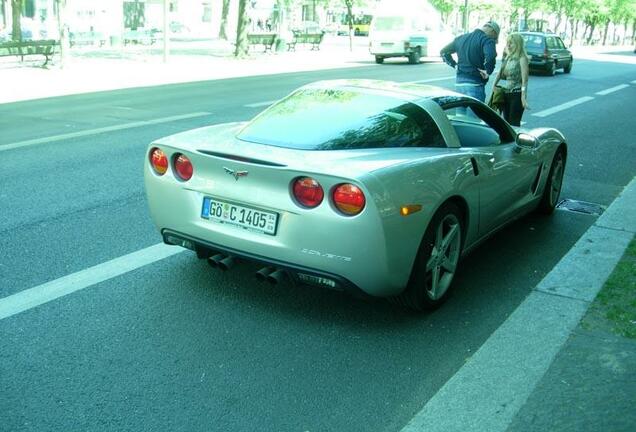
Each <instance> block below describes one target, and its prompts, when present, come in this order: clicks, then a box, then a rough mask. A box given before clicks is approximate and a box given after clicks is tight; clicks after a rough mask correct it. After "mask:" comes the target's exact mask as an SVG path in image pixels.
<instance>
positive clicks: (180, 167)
mask: <svg viewBox="0 0 636 432" xmlns="http://www.w3.org/2000/svg"><path fill="white" fill-rule="evenodd" d="M174 171H175V172H176V174H177V177H178V178H180V179H181V180H183V181H188V180H190V179H191V178H192V173H193V172H194V168H193V167H192V162H190V159H188V158H187V157H186V155H182V154H180V155H178V156H177V157H175V159H174Z"/></svg>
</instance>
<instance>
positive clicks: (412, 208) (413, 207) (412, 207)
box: [400, 204, 422, 216]
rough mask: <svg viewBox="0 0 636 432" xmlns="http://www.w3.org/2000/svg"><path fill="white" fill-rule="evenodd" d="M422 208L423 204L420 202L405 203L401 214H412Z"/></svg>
mask: <svg viewBox="0 0 636 432" xmlns="http://www.w3.org/2000/svg"><path fill="white" fill-rule="evenodd" d="M420 210H422V206H421V205H419V204H409V205H405V206H403V207H402V208H401V209H400V214H401V215H402V216H408V215H410V214H413V213H417V212H418V211H420Z"/></svg>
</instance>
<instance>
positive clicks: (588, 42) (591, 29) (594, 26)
mask: <svg viewBox="0 0 636 432" xmlns="http://www.w3.org/2000/svg"><path fill="white" fill-rule="evenodd" d="M595 28H596V23H595V22H593V23H592V24H591V25H590V34H589V35H588V36H587V44H588V45H589V44H590V43H591V42H592V36H594V29H595Z"/></svg>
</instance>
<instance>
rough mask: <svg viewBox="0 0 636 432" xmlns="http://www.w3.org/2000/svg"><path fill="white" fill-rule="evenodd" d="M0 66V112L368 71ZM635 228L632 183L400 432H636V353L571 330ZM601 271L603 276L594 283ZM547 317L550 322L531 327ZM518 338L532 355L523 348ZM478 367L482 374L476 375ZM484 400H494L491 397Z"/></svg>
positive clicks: (244, 64) (586, 55)
mask: <svg viewBox="0 0 636 432" xmlns="http://www.w3.org/2000/svg"><path fill="white" fill-rule="evenodd" d="M632 49H633V47H611V48H608V47H580V48H577V49H574V55H575V67H576V61H577V60H579V59H596V60H601V61H608V62H611V61H621V62H628V63H633V64H635V65H636V55H633V54H632V53H631V50H632ZM499 51H501V49H500V50H499ZM0 60H1V61H0V82H2V83H3V91H2V92H0V103H9V102H17V101H24V100H32V99H39V98H44V97H52V96H61V95H68V94H77V93H87V92H94V91H103V90H114V89H122V88H133V87H140V86H144V87H146V86H154V85H162V84H169V83H181V82H191V81H201V80H211V79H221V78H231V77H239V76H250V75H265V74H277V73H284V72H294V71H307V70H318V69H328V68H342V67H359V66H370V65H373V64H374V61H373V58H372V56H370V54H369V53H368V51H367V49H366V38H359V39H357V40H356V45H355V46H354V49H353V51H350V50H349V47H348V39H347V38H335V37H332V38H328V39H327V40H325V42H324V43H323V45H322V47H321V50H320V51H318V52H316V51H310V50H309V49H308V48H303V47H298V48H297V51H296V52H281V53H268V54H263V53H253V54H252V55H251V56H250V57H249V58H247V59H242V60H237V59H234V58H233V57H232V46H231V45H230V44H228V43H226V42H223V41H218V40H216V41H199V42H196V43H190V44H185V43H178V42H175V44H174V45H173V47H172V53H171V56H170V59H169V61H168V62H167V63H164V62H163V57H162V52H161V47H160V46H157V47H127V48H126V49H123V50H122V49H118V50H89V49H82V50H74V51H73V56H72V58H70V60H69V62H68V64H66V65H65V67H64V69H61V68H60V65H59V60H58V61H57V63H55V62H54V64H53V65H52V66H51V67H49V68H48V69H43V68H41V67H38V64H39V63H37V62H39V60H33V61H29V62H25V63H20V62H18V61H15V59H7V58H4V59H0ZM379 67H380V66H379ZM6 83H11V85H6ZM626 221H631V225H629V226H628V225H625V222H626ZM635 221H636V182H635V181H632V183H631V184H630V186H629V187H628V188H626V189H625V191H624V192H623V194H622V195H621V197H620V198H619V199H618V200H617V201H616V202H615V203H614V204H613V205H612V206H611V207H610V208H609V209H608V211H607V212H606V214H605V215H604V216H603V217H601V218H600V219H599V221H597V223H596V224H595V225H594V226H593V227H592V229H591V230H592V231H591V234H590V232H588V233H586V235H585V236H584V238H582V239H581V241H579V243H577V245H579V249H577V246H575V248H573V250H572V251H571V252H570V253H569V254H568V255H567V256H566V257H564V258H563V260H562V261H561V262H560V263H559V265H557V267H556V268H555V270H553V272H551V273H550V274H549V275H548V276H546V279H544V281H543V282H542V283H541V284H540V285H539V286H538V287H537V289H536V290H535V291H533V294H531V295H534V296H535V297H536V299H537V302H536V303H532V304H529V306H528V305H526V306H528V307H526V309H524V310H521V308H522V306H523V305H522V306H520V308H519V309H518V310H517V311H515V312H514V313H513V316H515V315H517V316H519V317H521V318H522V320H521V321H519V322H518V323H516V324H514V325H513V324H511V325H509V326H508V327H506V324H504V325H502V327H501V328H500V329H498V330H497V331H496V332H495V334H493V337H491V339H492V340H493V341H495V340H496V339H497V338H498V337H499V338H500V339H501V340H503V341H504V342H505V341H507V346H505V348H506V349H505V350H501V349H499V348H500V346H499V345H496V344H495V345H493V347H494V349H491V351H490V352H489V351H488V350H489V346H488V342H487V343H486V344H484V346H483V347H482V348H481V349H480V350H479V351H478V352H477V353H476V354H475V355H474V356H473V358H471V360H470V361H469V362H468V363H467V366H470V367H473V369H472V371H471V370H468V369H469V368H468V369H467V370H466V371H464V368H462V370H460V371H459V372H458V374H457V375H455V376H454V377H453V378H451V380H450V381H449V382H448V383H447V385H445V386H444V388H443V389H442V390H440V393H438V395H436V396H435V397H434V398H433V399H431V401H429V403H428V404H427V405H426V406H425V408H424V409H423V411H422V412H421V413H420V414H419V415H418V417H416V418H414V419H413V421H412V422H411V423H410V424H409V425H408V426H407V427H405V429H404V430H409V431H420V430H427V431H429V430H444V431H452V430H458V431H462V432H463V431H469V430H474V431H481V430H487V431H495V430H501V431H503V430H509V431H524V432H525V431H535V430H536V431H571V430H572V431H574V430H576V431H590V432H591V431H600V430H603V431H605V430H607V431H610V430H611V431H623V430H624V431H628V430H629V431H633V430H636V410H634V409H633V407H634V406H636V361H635V360H634V359H635V358H636V341H633V340H625V339H622V338H620V337H617V336H614V335H613V334H611V333H609V332H606V331H602V330H598V329H595V330H588V329H586V328H583V327H582V326H581V325H580V319H581V317H582V316H583V315H584V314H585V311H586V310H587V308H588V307H589V305H590V302H591V301H592V300H593V299H594V296H595V295H596V292H598V289H600V287H601V286H602V283H603V282H604V280H605V277H607V275H608V274H609V273H610V272H611V270H612V269H613V266H614V265H615V264H616V262H617V261H618V260H619V259H620V257H621V255H622V253H623V251H624V250H625V247H626V243H627V242H628V241H629V239H630V238H633V236H634V233H636V227H635V226H634V223H635ZM616 239H620V241H618V242H617V241H615V240H616ZM588 241H595V242H598V243H597V245H596V247H595V248H594V249H591V250H592V252H591V255H590V253H589V252H584V250H585V246H586V244H585V242H588ZM595 254H596V255H595ZM581 262H583V263H587V267H585V265H584V266H583V267H581V264H580V263H581ZM599 266H600V267H602V271H601V272H600V276H599ZM546 280H547V281H548V282H550V283H551V284H548V285H550V286H554V287H558V288H559V289H560V290H561V291H560V292H559V293H556V294H553V295H551V294H550V293H549V292H547V291H546V290H545V289H542V287H541V286H542V284H546V283H547V282H545V281H546ZM573 280H583V281H586V280H587V281H590V280H593V281H595V282H594V287H592V288H593V289H592V290H591V291H590V290H589V289H587V288H589V287H587V285H589V284H588V283H587V282H585V283H584V285H586V284H587V285H586V289H587V291H586V292H587V294H586V295H585V296H584V297H581V296H580V293H577V292H573V291H572V290H573V289H575V288H576V282H573ZM568 290H569V291H568ZM594 290H595V291H594ZM548 291H549V289H548ZM590 293H591V294H590ZM546 304H548V305H549V307H546ZM524 313H527V315H523V314H524ZM550 314H552V315H550ZM548 315H550V316H551V317H552V318H553V319H554V321H552V322H544V323H539V321H541V319H543V318H545V317H546V316H548ZM526 318H527V320H526ZM507 323H508V322H507ZM541 325H544V327H540V326H541ZM506 328H508V333H506ZM524 328H525V331H526V333H527V336H528V338H531V339H532V343H533V344H530V345H528V343H529V342H528V340H520V337H521V334H522V330H524ZM535 331H536V333H535V334H533V332H535ZM539 331H544V332H545V333H543V334H542V333H538V332H539ZM553 333H554V334H556V336H557V337H556V340H553V341H552V342H551V343H552V345H550V346H548V344H549V343H550V341H548V339H549V338H548V337H543V336H544V335H546V336H547V335H552V334H553ZM493 338H494V339H493ZM491 339H489V341H491ZM519 345H525V346H526V347H528V346H529V347H530V348H531V351H530V354H532V353H533V352H534V353H535V354H537V355H536V358H537V359H538V363H541V364H540V365H538V364H532V363H530V364H528V362H529V361H530V359H529V357H525V358H523V357H519V358H518V357H516V356H518V355H519V353H515V351H518V350H517V347H518V346H519ZM480 352H481V354H480ZM530 354H529V355H530ZM480 356H481V357H480ZM506 356H507V357H506ZM480 358H481V360H480ZM480 361H484V362H486V363H484V364H480V363H479V362H480ZM502 364H503V365H508V366H510V367H512V368H513V369H510V370H514V371H515V376H510V375H507V373H509V372H510V370H509V369H504V368H503V367H500V366H501V365H502ZM515 367H516V368H517V369H514V368H515ZM524 367H525V369H524ZM519 368H520V369H519ZM484 371H486V372H484ZM474 373H477V375H474ZM511 379H512V380H511ZM471 380H474V381H471ZM515 380H516V381H515ZM511 382H512V383H515V382H516V383H517V384H516V385H517V387H513V388H510V387H506V385H509V384H510V383H511ZM453 386H455V387H453ZM480 386H481V387H480ZM492 386H495V387H492ZM493 388H494V389H495V390H496V391H490V392H489V391H488V390H489V389H493ZM462 392H463V393H462ZM438 399H439V401H438ZM436 401H437V402H436ZM436 403H438V405H437V406H438V407H439V410H438V411H436V408H435V404H436ZM475 409H477V411H475ZM449 421H450V422H449ZM424 425H427V427H426V429H423V428H424ZM431 425H432V426H431ZM428 426H431V427H428Z"/></svg>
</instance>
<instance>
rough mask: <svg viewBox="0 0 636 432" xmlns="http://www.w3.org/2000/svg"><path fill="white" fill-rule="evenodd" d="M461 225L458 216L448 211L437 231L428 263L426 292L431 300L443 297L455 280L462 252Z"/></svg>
mask: <svg viewBox="0 0 636 432" xmlns="http://www.w3.org/2000/svg"><path fill="white" fill-rule="evenodd" d="M461 243H462V234H461V225H460V223H459V220H458V219H457V216H455V215H454V214H453V213H448V214H447V215H446V216H444V218H443V219H442V220H441V221H440V223H439V225H438V226H437V229H436V231H435V239H434V243H433V249H432V250H431V256H430V258H429V260H428V262H427V263H426V294H427V295H428V297H429V298H430V299H431V300H437V299H439V298H441V297H442V296H443V295H444V294H445V293H446V291H447V290H448V288H449V287H450V285H451V282H452V281H453V277H454V276H455V271H456V269H457V263H458V262H459V257H460V252H461Z"/></svg>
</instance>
